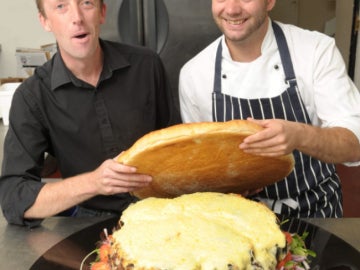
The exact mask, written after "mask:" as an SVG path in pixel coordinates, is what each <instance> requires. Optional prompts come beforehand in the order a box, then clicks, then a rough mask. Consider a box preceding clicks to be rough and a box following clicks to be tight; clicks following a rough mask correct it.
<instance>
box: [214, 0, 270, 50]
mask: <svg viewBox="0 0 360 270" xmlns="http://www.w3.org/2000/svg"><path fill="white" fill-rule="evenodd" d="M275 2H276V0H212V13H213V17H214V20H215V22H216V24H217V25H218V27H219V28H220V30H221V31H222V32H223V33H224V35H225V37H226V41H227V43H228V44H229V43H232V44H243V43H247V42H248V43H251V42H253V41H255V42H256V41H258V42H262V39H263V38H264V36H265V33H266V30H267V22H268V20H267V18H268V12H269V11H270V10H271V9H272V8H273V6H274V5H275Z"/></svg>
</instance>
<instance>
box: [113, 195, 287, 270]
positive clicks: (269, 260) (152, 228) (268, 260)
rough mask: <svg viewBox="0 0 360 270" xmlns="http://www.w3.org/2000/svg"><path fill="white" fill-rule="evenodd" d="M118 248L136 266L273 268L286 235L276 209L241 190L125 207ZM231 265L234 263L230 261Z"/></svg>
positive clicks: (151, 200) (186, 269) (146, 201)
mask: <svg viewBox="0 0 360 270" xmlns="http://www.w3.org/2000/svg"><path fill="white" fill-rule="evenodd" d="M121 222H122V223H123V226H122V227H121V229H120V230H118V231H116V232H114V233H113V239H114V242H115V244H114V248H115V249H116V252H117V254H118V255H119V257H120V258H122V259H123V262H124V263H125V265H123V267H126V265H127V264H133V265H134V268H133V269H178V270H180V269H181V270H190V269H209V270H213V269H218V270H221V269H224V270H225V269H253V265H252V261H254V260H255V262H256V263H257V264H258V265H261V266H262V267H263V268H264V269H275V266H276V263H277V261H276V251H277V247H279V248H283V247H284V246H285V237H284V234H283V233H282V232H281V230H280V228H279V226H278V225H277V223H276V216H275V214H274V213H273V212H272V211H271V210H269V209H268V208H267V207H266V206H264V205H262V204H260V203H257V202H254V201H250V200H248V199H245V198H243V197H241V196H238V195H225V194H221V193H211V192H209V193H194V194H189V195H182V196H180V197H177V198H175V199H158V198H148V199H144V200H142V201H139V202H137V203H136V204H133V205H131V206H130V207H129V208H128V209H127V210H125V211H124V213H123V215H122V217H121ZM230 265H231V266H232V267H233V268H231V266H230Z"/></svg>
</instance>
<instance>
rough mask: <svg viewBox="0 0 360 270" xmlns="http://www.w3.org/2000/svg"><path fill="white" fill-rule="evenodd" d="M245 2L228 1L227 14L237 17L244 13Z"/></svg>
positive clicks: (237, 0)
mask: <svg viewBox="0 0 360 270" xmlns="http://www.w3.org/2000/svg"><path fill="white" fill-rule="evenodd" d="M242 1H243V0H228V1H226V7H225V10H226V13H227V14H229V15H237V14H239V13H241V11H242Z"/></svg>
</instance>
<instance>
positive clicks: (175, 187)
mask: <svg viewBox="0 0 360 270" xmlns="http://www.w3.org/2000/svg"><path fill="white" fill-rule="evenodd" d="M260 130H262V127H261V126H259V125H257V124H255V123H252V122H249V121H246V120H232V121H228V122H201V123H186V124H178V125H174V126H171V127H168V128H164V129H160V130H156V131H153V132H150V133H148V134H146V135H144V136H143V137H141V138H140V139H139V140H137V141H136V142H135V143H134V144H133V146H132V147H130V148H129V149H128V150H126V151H124V152H123V153H121V154H120V155H119V156H118V157H117V161H118V162H120V163H123V164H126V165H131V166H134V167H136V168H137V172H138V173H142V174H147V175H151V176H152V177H153V180H152V182H151V183H150V184H149V185H148V186H147V187H144V188H141V189H139V190H136V191H134V192H133V195H135V196H137V197H139V198H147V197H164V198H172V197H177V196H179V195H182V194H188V193H193V192H206V191H212V192H223V193H229V192H232V193H241V192H243V191H246V190H250V189H256V188H261V187H264V186H267V185H270V184H273V183H275V182H277V181H279V180H281V179H283V178H284V177H286V176H287V175H288V174H289V173H290V172H291V171H292V169H293V167H294V158H293V155H292V154H289V155H285V156H279V157H262V156H256V155H252V154H247V153H245V152H244V151H242V150H241V149H240V148H239V145H240V143H241V142H242V141H243V140H244V139H245V138H246V137H247V136H249V135H252V134H254V133H256V132H258V131H260Z"/></svg>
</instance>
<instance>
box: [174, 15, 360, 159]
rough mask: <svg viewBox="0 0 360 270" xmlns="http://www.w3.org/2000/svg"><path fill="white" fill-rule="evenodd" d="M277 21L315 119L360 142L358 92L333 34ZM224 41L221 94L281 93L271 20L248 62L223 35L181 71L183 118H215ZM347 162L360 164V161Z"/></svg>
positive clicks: (254, 95) (280, 71)
mask: <svg viewBox="0 0 360 270" xmlns="http://www.w3.org/2000/svg"><path fill="white" fill-rule="evenodd" d="M277 23H278V24H279V25H280V26H281V28H282V29H283V31H284V34H285V37H286V41H287V43H288V47H289V51H290V55H291V59H292V63H293V67H294V71H295V76H296V79H297V84H298V88H299V91H300V95H301V97H302V100H303V102H304V104H305V107H306V109H307V112H308V114H309V117H310V120H311V123H312V124H313V125H314V126H320V127H344V128H347V129H349V130H351V131H352V132H353V133H354V134H355V135H356V136H357V138H358V139H359V142H360V93H359V90H358V89H357V88H356V86H355V85H354V83H353V82H352V80H351V79H350V78H349V76H348V74H347V70H346V66H345V63H344V61H343V58H342V56H341V54H340V52H339V50H338V49H337V47H336V45H335V41H334V39H333V38H331V37H329V36H327V35H325V34H322V33H319V32H316V31H309V30H305V29H301V28H299V27H296V26H293V25H288V24H282V23H279V22H277ZM220 40H221V42H222V46H223V53H222V57H223V60H222V81H221V84H222V93H223V94H228V95H231V96H234V97H238V98H247V99H254V98H262V97H263V98H269V97H274V96H278V95H280V94H281V93H282V92H283V91H285V89H286V88H287V87H288V86H287V84H286V82H285V74H284V70H283V66H282V63H281V59H280V54H279V51H278V47H277V43H276V40H275V36H274V32H273V29H272V26H271V23H269V27H268V31H267V33H266V35H265V38H264V41H263V43H262V46H261V56H260V57H258V58H257V59H255V60H254V61H252V62H249V63H240V62H235V61H233V60H232V58H231V56H230V53H229V50H228V48H227V46H226V43H225V40H224V37H223V36H221V37H219V38H218V39H217V40H215V41H214V42H212V43H211V44H210V45H209V46H207V47H206V48H205V49H204V50H202V51H201V52H200V53H199V54H197V55H196V56H195V57H194V58H192V59H191V60H189V61H188V62H187V63H186V64H185V65H184V66H183V67H182V69H181V71H180V78H179V98H180V109H181V117H182V120H183V122H202V121H213V119H212V92H213V89H214V70H215V57H216V50H217V46H218V44H219V42H220ZM254 89H256V90H254ZM346 165H360V162H355V163H347V164H346Z"/></svg>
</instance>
